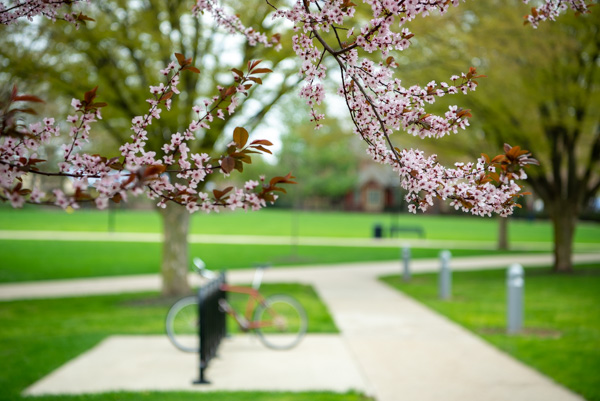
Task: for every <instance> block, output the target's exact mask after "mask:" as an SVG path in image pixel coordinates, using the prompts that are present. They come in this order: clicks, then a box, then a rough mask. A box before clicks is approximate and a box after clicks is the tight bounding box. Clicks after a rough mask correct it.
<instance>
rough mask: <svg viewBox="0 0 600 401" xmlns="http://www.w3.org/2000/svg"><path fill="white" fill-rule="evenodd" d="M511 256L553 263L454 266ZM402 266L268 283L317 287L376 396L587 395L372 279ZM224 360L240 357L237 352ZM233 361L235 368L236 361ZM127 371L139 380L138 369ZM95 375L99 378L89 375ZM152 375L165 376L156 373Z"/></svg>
mask: <svg viewBox="0 0 600 401" xmlns="http://www.w3.org/2000/svg"><path fill="white" fill-rule="evenodd" d="M576 260H577V261H579V262H582V261H597V260H600V254H588V255H577V256H576ZM515 262H518V263H521V264H523V265H525V266H534V265H547V264H548V263H549V262H550V256H549V255H509V256H500V257H486V258H482V257H471V258H456V259H454V260H453V261H452V264H451V265H452V267H453V269H454V270H461V269H474V268H482V267H484V268H493V267H506V266H508V265H510V264H511V263H515ZM437 266H438V261H436V260H421V261H415V262H414V263H413V264H412V270H413V271H415V272H416V271H428V270H435V269H436V268H437ZM399 271H400V264H399V263H398V262H393V263H392V262H388V263H382V262H379V263H370V264H367V263H360V264H345V265H339V266H317V267H311V268H306V267H304V268H281V269H273V270H269V271H268V272H267V273H266V274H265V281H273V282H281V281H296V282H306V283H309V284H312V285H313V286H314V287H315V288H316V290H317V292H318V293H319V295H320V296H321V298H322V299H323V300H324V301H325V303H326V304H327V306H328V307H329V310H330V311H331V313H332V315H333V317H334V320H335V322H336V324H337V326H338V327H339V328H340V330H341V336H342V339H343V341H344V344H345V347H347V349H348V350H349V353H350V355H351V360H352V361H354V362H355V363H356V366H357V367H358V371H359V372H360V375H361V378H362V379H361V380H363V381H364V383H365V391H366V392H367V393H368V394H371V395H373V396H375V397H376V399H377V400H378V401H398V400H410V401H434V400H435V401H439V400H444V401H454V400H456V401H459V400H460V401H471V400H472V401H497V400H511V401H520V400H523V401H537V400H540V401H542V400H543V401H582V400H583V399H582V398H581V397H579V396H578V395H576V394H573V393H572V392H570V391H569V390H567V389H565V388H563V387H561V386H559V385H557V384H555V383H554V382H553V381H551V380H550V379H548V378H547V377H545V376H543V375H541V374H539V373H537V372H536V371H534V370H533V369H531V368H529V367H527V366H525V365H523V364H522V363H520V362H518V361H516V360H514V359H512V358H511V357H509V356H507V355H506V354H504V353H502V352H500V351H498V350H496V349H495V348H493V347H491V346H490V345H488V344H487V343H485V342H484V341H482V340H481V339H479V338H478V337H477V336H475V335H473V334H471V333H470V332H468V331H466V330H465V329H463V328H461V327H460V326H458V325H456V324H454V323H452V322H450V321H449V320H447V319H446V318H444V317H442V316H440V315H438V314H436V313H435V312H432V311H431V310H429V309H427V308H425V307H423V306H422V305H420V304H419V303H417V302H415V301H413V300H412V299H410V298H408V297H406V296H404V295H403V294H401V293H399V292H397V291H395V290H393V289H391V288H389V287H387V286H385V285H384V284H382V283H380V282H378V281H377V279H376V278H377V276H379V275H382V274H390V273H397V272H399ZM251 275H252V272H251V271H232V272H230V274H229V275H228V277H229V281H231V282H249V281H250V280H251ZM118 283H120V284H119V286H118V287H117V284H118ZM158 284H159V283H158V282H157V280H156V277H155V276H141V277H125V278H106V279H94V280H65V281H61V282H55V283H37V284H31V283H30V284H26V283H23V284H15V285H10V286H9V285H3V286H1V287H0V294H3V295H4V294H7V293H11V291H12V295H11V296H5V297H4V298H5V299H6V298H11V297H12V298H28V297H35V296H58V294H59V293H62V294H64V295H66V294H69V295H81V294H90V293H101V292H121V291H124V290H128V289H131V290H135V291H139V290H142V289H157V288H158ZM40 294H42V295H40ZM140 357H143V355H140ZM223 358H225V357H223ZM227 358H236V356H235V353H232V354H231V355H228V356H227ZM298 358H302V354H300V355H299V356H298ZM230 362H232V364H233V365H236V361H235V360H232V361H230ZM209 372H210V368H209ZM130 373H131V375H132V377H135V376H137V375H139V369H138V370H135V371H132V372H130ZM308 373H309V372H307V374H308ZM122 374H127V373H126V372H123V373H122ZM257 374H258V376H257V378H256V380H260V378H261V377H262V378H263V379H264V376H263V375H261V374H260V372H257ZM300 374H302V373H300ZM89 377H90V378H91V379H92V380H95V378H94V376H93V375H90V376H89ZM78 380H79V381H81V380H84V378H79V379H78ZM156 380H157V381H161V380H167V379H166V378H164V377H161V376H158V377H156ZM267 381H268V378H267ZM227 388H228V387H227V386H225V387H224V389H227ZM229 388H230V387H229ZM97 391H101V389H99V390H97ZM65 392H66V391H65Z"/></svg>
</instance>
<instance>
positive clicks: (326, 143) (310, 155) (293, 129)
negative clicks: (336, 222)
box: [240, 97, 366, 208]
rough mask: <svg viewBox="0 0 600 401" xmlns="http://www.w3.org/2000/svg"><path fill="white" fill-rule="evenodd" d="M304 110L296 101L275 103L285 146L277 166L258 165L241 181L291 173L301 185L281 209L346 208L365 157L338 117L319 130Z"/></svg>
mask: <svg viewBox="0 0 600 401" xmlns="http://www.w3.org/2000/svg"><path fill="white" fill-rule="evenodd" d="M306 108H307V107H306V105H305V104H304V102H302V101H301V100H300V99H298V98H294V97H288V98H286V100H285V101H282V102H280V103H278V104H277V112H276V115H278V117H279V121H280V124H281V127H279V128H280V130H281V142H282V147H281V149H280V150H279V151H278V152H277V161H276V163H275V164H269V163H264V162H261V161H257V162H256V163H254V164H253V165H252V166H248V167H247V168H246V170H247V172H246V171H245V173H244V175H242V176H240V179H250V178H251V177H252V176H256V174H264V175H267V176H273V175H275V174H277V173H278V172H279V174H280V173H281V172H282V171H291V172H292V173H293V175H294V176H295V177H296V180H297V181H298V184H296V185H293V186H290V187H288V188H286V190H287V192H288V195H287V196H286V197H285V198H284V199H281V200H278V202H277V206H283V207H316V208H339V207H342V206H343V201H344V197H345V196H346V194H348V192H349V191H351V190H352V189H353V188H355V186H356V183H357V171H358V168H359V163H360V160H361V157H362V156H366V155H365V153H364V150H363V149H362V148H361V147H360V143H358V141H356V138H355V137H354V135H353V134H351V131H352V128H351V127H350V126H349V125H348V124H347V123H345V122H344V121H343V120H342V119H340V118H339V117H336V116H335V113H331V116H330V117H328V118H327V119H325V120H324V121H323V127H322V128H321V129H319V130H315V127H314V124H313V123H310V122H308V121H307V120H306V119H305V118H304V116H305V115H306V113H308V111H307V110H305V109H306ZM300 110H302V111H300ZM362 158H365V157H362Z"/></svg>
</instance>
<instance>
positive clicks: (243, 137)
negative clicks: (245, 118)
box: [233, 127, 249, 149]
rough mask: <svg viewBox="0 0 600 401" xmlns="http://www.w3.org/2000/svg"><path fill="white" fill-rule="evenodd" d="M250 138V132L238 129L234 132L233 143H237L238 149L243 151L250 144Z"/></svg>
mask: <svg viewBox="0 0 600 401" xmlns="http://www.w3.org/2000/svg"><path fill="white" fill-rule="evenodd" d="M248 137H249V134H248V131H246V129H245V128H243V127H236V128H235V129H234V130H233V141H234V142H235V143H236V145H237V147H238V149H241V148H243V147H244V146H246V143H247V142H248Z"/></svg>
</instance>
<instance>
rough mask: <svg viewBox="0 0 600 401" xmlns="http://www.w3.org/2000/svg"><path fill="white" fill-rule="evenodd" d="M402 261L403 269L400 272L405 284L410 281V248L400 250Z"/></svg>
mask: <svg viewBox="0 0 600 401" xmlns="http://www.w3.org/2000/svg"><path fill="white" fill-rule="evenodd" d="M402 261H403V266H404V269H403V271H402V279H403V280H404V281H406V282H408V281H410V247H408V246H405V247H404V248H402Z"/></svg>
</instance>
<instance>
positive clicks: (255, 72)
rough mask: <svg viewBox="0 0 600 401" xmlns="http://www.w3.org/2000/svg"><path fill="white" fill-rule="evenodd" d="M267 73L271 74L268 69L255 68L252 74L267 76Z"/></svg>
mask: <svg viewBox="0 0 600 401" xmlns="http://www.w3.org/2000/svg"><path fill="white" fill-rule="evenodd" d="M269 72H273V70H271V69H270V68H257V69H256V70H254V71H252V73H253V74H268V73H269Z"/></svg>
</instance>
